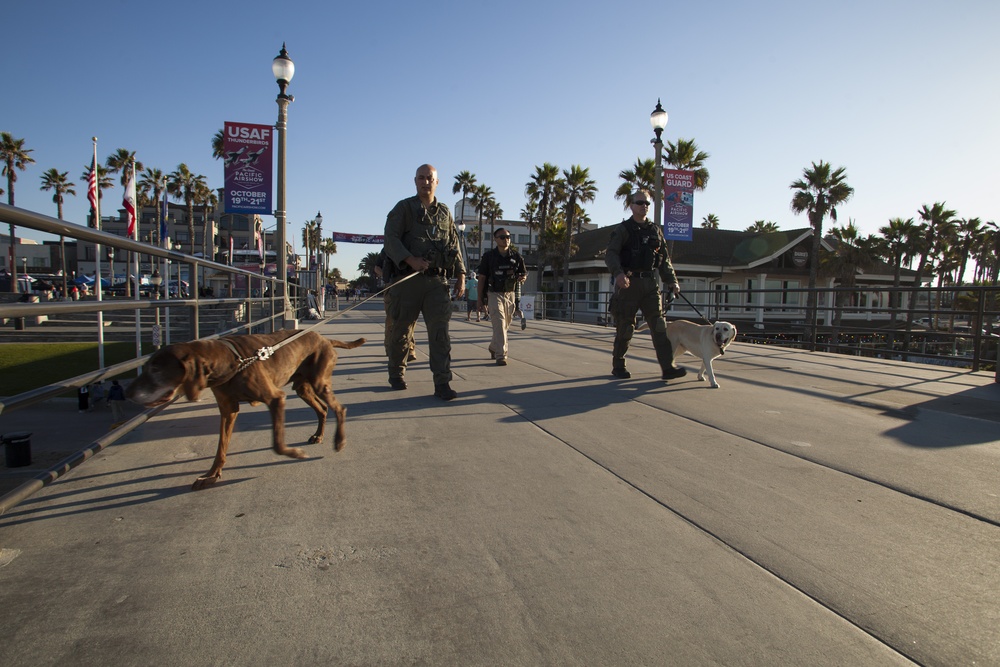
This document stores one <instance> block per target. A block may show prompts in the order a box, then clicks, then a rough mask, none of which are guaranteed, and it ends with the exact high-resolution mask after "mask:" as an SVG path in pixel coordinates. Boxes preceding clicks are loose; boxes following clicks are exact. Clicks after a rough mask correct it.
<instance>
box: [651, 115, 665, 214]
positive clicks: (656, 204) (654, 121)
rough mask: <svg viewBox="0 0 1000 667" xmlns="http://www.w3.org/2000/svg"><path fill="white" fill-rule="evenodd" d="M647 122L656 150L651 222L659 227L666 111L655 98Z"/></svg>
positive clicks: (661, 206) (661, 207)
mask: <svg viewBox="0 0 1000 667" xmlns="http://www.w3.org/2000/svg"><path fill="white" fill-rule="evenodd" d="M649 124H650V125H652V126H653V134H654V135H655V136H654V137H653V139H652V140H651V141H650V143H652V144H653V150H654V151H656V154H655V158H656V172H655V173H656V175H655V177H654V178H655V180H656V182H655V183H653V222H654V223H655V224H656V226H657V227H659V226H660V225H661V223H662V219H661V215H662V210H663V139H662V136H661V135H662V134H663V129H664V128H665V127H666V126H667V112H666V111H664V110H663V106H662V105H661V104H660V100H659V99H657V100H656V108H655V109H653V113H651V114H649Z"/></svg>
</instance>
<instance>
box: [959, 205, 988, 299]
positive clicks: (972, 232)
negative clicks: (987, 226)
mask: <svg viewBox="0 0 1000 667" xmlns="http://www.w3.org/2000/svg"><path fill="white" fill-rule="evenodd" d="M982 232H983V221H982V220H980V219H979V218H966V219H964V220H959V221H958V252H959V253H960V255H961V258H962V263H961V266H959V268H958V274H957V275H958V279H957V280H956V281H955V282H957V283H959V284H961V283H962V282H964V280H965V268H966V266H967V265H968V261H969V255H970V254H972V251H973V249H974V248H975V246H976V243H977V242H978V240H979V237H980V236H981V235H982Z"/></svg>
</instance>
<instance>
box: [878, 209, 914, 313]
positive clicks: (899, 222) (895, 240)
mask: <svg viewBox="0 0 1000 667" xmlns="http://www.w3.org/2000/svg"><path fill="white" fill-rule="evenodd" d="M914 227H915V224H914V222H913V218H909V219H907V220H903V219H902V218H892V219H891V220H889V224H888V225H885V226H884V227H879V230H878V232H879V234H881V235H882V241H881V243H880V244H879V248H878V249H879V250H880V253H879V254H880V255H881V256H882V258H883V259H885V261H886V262H888V263H889V265H890V266H891V267H892V269H893V272H892V287H893V292H892V295H891V298H890V300H889V303H890V304H891V305H890V307H891V309H892V324H893V328H895V324H896V319H897V317H898V312H897V311H898V309H899V306H900V304H901V302H902V300H901V297H902V296H903V295H902V294H901V293H900V291H899V286H900V283H901V282H902V275H903V263H904V261H905V260H906V258H907V257H908V256H909V255H910V253H911V252H912V250H911V245H910V239H912V238H913V230H914Z"/></svg>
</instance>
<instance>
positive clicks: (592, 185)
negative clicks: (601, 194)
mask: <svg viewBox="0 0 1000 667" xmlns="http://www.w3.org/2000/svg"><path fill="white" fill-rule="evenodd" d="M563 178H564V179H565V180H566V190H565V191H566V198H567V199H566V239H565V240H564V241H563V278H562V288H563V291H564V292H567V293H568V292H569V258H570V255H571V254H572V252H571V249H572V239H573V227H574V225H576V224H578V216H577V206H578V205H580V206H582V205H583V204H586V203H589V202H592V201H594V198H595V197H596V196H597V183H596V182H595V181H594V180H593V179H592V178H591V177H590V169H589V168H585V167H581V166H580V165H578V164H574V165H573V166H571V167H570V168H569V170H568V171H567V170H563Z"/></svg>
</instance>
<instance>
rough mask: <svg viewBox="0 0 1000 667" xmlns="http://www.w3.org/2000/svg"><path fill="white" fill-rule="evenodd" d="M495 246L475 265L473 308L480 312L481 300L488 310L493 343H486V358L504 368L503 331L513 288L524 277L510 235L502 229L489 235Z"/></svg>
mask: <svg viewBox="0 0 1000 667" xmlns="http://www.w3.org/2000/svg"><path fill="white" fill-rule="evenodd" d="M493 241H494V242H495V243H496V247H495V248H493V249H491V250H489V251H487V252H486V253H485V254H484V255H483V258H482V260H480V262H479V268H478V269H476V276H477V278H479V286H478V287H479V299H478V303H477V307H478V308H479V309H480V310H482V309H483V301H484V299H485V300H486V301H487V307H488V308H489V314H490V323H491V324H492V325H493V340H492V341H490V356H491V357H492V358H493V359H496V362H497V366H506V365H507V329H508V328H510V321H511V320H512V319H513V318H514V311H515V310H516V309H517V306H518V304H517V301H516V299H515V297H514V294H515V291H516V289H515V288H516V287H517V286H518V285H519V284H521V283H522V282H524V280H525V278H527V277H528V272H527V270H525V267H524V259H523V258H522V257H521V255H520V253H518V252H517V250H515V249H514V248H512V247H511V245H510V232H508V231H507V230H506V229H504V228H503V227H499V228H497V230H496V231H494V232H493Z"/></svg>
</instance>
